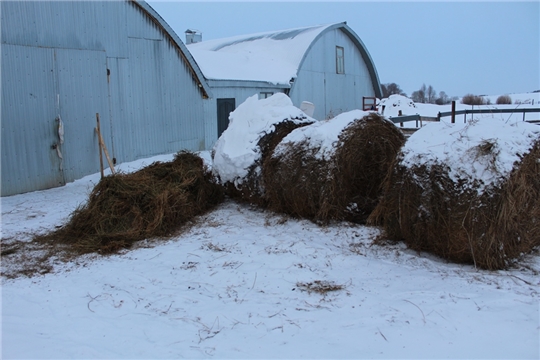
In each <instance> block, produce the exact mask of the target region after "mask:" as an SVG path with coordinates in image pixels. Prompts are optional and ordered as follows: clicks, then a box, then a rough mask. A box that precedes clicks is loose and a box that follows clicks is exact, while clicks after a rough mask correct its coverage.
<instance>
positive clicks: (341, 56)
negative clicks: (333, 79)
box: [336, 46, 345, 74]
mask: <svg viewBox="0 0 540 360" xmlns="http://www.w3.org/2000/svg"><path fill="white" fill-rule="evenodd" d="M336 74H345V48H344V47H343V46H336Z"/></svg>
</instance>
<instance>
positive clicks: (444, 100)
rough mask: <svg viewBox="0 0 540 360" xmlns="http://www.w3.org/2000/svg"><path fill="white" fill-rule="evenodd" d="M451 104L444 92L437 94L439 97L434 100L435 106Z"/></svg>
mask: <svg viewBox="0 0 540 360" xmlns="http://www.w3.org/2000/svg"><path fill="white" fill-rule="evenodd" d="M450 102H451V100H450V97H449V96H448V95H446V93H445V92H444V91H441V92H439V97H438V98H437V100H435V104H437V105H446V104H449V103H450Z"/></svg>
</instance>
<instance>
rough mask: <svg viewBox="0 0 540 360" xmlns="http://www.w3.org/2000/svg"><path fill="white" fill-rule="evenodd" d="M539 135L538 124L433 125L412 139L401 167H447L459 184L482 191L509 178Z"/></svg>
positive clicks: (495, 121)
mask: <svg viewBox="0 0 540 360" xmlns="http://www.w3.org/2000/svg"><path fill="white" fill-rule="evenodd" d="M539 134H540V127H538V126H537V125H533V124H529V123H527V122H515V123H507V122H505V121H502V120H498V119H495V118H481V119H479V120H473V121H471V122H468V123H467V124H448V123H444V122H437V123H430V124H428V125H426V126H424V127H423V128H421V129H420V130H418V131H417V132H416V133H414V134H413V135H412V136H411V137H410V138H409V140H408V141H407V143H406V144H405V146H404V147H403V150H402V152H403V154H404V157H403V159H402V161H401V164H402V165H403V166H405V167H407V168H412V167H413V166H421V165H427V166H430V165H436V164H439V165H441V164H444V165H445V166H447V167H448V171H449V173H448V175H449V177H450V178H451V179H452V180H453V181H454V182H455V183H456V184H461V183H462V184H463V185H464V186H467V187H471V186H475V187H476V186H477V187H478V191H479V192H483V191H484V190H485V188H486V187H488V186H490V185H497V184H498V183H500V182H501V181H503V180H504V179H506V178H508V176H509V174H510V172H511V171H512V169H513V167H514V164H515V163H516V162H519V161H520V159H521V158H522V156H523V155H524V154H526V153H528V152H529V151H530V149H531V147H532V146H533V143H534V141H535V140H537V139H538V136H539Z"/></svg>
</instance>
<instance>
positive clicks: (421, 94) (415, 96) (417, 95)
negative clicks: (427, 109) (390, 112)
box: [411, 84, 427, 103]
mask: <svg viewBox="0 0 540 360" xmlns="http://www.w3.org/2000/svg"><path fill="white" fill-rule="evenodd" d="M426 91H427V88H426V84H422V86H421V87H420V90H416V91H413V93H412V95H411V99H412V101H414V102H417V103H425V102H426Z"/></svg>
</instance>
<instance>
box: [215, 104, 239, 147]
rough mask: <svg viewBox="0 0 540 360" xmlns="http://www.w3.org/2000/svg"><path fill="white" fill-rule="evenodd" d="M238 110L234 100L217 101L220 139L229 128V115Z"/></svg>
mask: <svg viewBox="0 0 540 360" xmlns="http://www.w3.org/2000/svg"><path fill="white" fill-rule="evenodd" d="M235 108H236V101H235V99H234V98H232V99H217V122H218V124H217V125H218V138H219V137H220V136H221V134H223V132H224V131H225V129H227V126H229V114H230V113H231V112H232V111H234V109H235Z"/></svg>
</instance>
